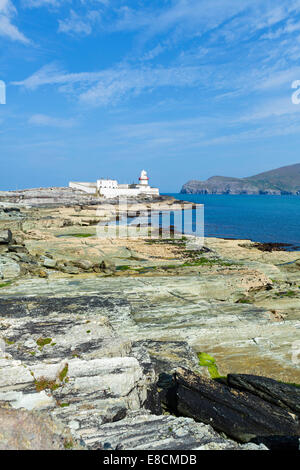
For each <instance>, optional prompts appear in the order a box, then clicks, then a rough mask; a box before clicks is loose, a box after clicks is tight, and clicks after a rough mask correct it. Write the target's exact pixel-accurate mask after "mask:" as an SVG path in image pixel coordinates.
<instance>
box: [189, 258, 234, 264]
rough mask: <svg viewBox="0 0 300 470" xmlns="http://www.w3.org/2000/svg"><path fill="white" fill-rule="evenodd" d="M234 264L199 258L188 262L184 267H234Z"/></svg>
mask: <svg viewBox="0 0 300 470" xmlns="http://www.w3.org/2000/svg"><path fill="white" fill-rule="evenodd" d="M232 264H233V263H230V262H227V261H222V260H218V259H209V258H204V257H201V258H198V259H193V260H191V261H186V262H185V263H183V265H182V266H214V265H218V266H232Z"/></svg>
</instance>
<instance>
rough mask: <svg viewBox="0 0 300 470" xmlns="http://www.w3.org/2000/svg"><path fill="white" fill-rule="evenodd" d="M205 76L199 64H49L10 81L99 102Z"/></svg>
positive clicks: (90, 102)
mask: <svg viewBox="0 0 300 470" xmlns="http://www.w3.org/2000/svg"><path fill="white" fill-rule="evenodd" d="M206 78H207V71H205V69H204V68H201V67H169V68H166V67H156V68H155V67H143V68H139V69H137V68H132V67H129V66H125V65H124V66H118V67H115V68H112V69H106V70H103V71H100V72H81V73H66V72H63V71H60V70H59V69H58V68H57V67H56V66H55V65H49V66H46V67H43V68H42V69H40V70H39V71H37V72H36V73H34V74H33V75H31V76H30V77H28V78H27V79H25V80H23V81H19V82H13V85H17V86H22V87H25V88H27V89H31V90H34V89H36V88H38V87H40V86H45V85H58V86H59V91H61V92H65V93H70V94H73V95H76V96H78V99H79V100H80V102H82V103H84V104H88V105H93V106H94V105H96V106H101V105H107V104H109V103H115V102H117V101H118V100H119V99H120V98H122V97H123V98H126V97H127V96H129V94H130V95H131V96H132V95H133V94H134V95H138V94H140V93H142V92H143V91H145V90H151V89H153V88H159V87H165V86H170V87H188V86H195V85H197V83H200V82H203V81H205V79H206Z"/></svg>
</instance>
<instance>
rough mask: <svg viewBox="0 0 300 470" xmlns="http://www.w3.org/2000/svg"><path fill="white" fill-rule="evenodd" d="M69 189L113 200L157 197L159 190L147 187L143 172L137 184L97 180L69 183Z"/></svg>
mask: <svg viewBox="0 0 300 470" xmlns="http://www.w3.org/2000/svg"><path fill="white" fill-rule="evenodd" d="M69 187H70V188H75V189H80V190H81V191H84V192H86V193H90V194H94V195H99V196H103V197H105V198H114V197H119V196H125V197H136V196H150V197H153V196H159V189H158V188H152V187H151V186H149V178H148V176H147V172H146V171H145V170H142V171H141V175H140V177H139V182H138V183H137V184H119V183H118V181H117V180H110V179H99V180H97V181H96V183H81V182H75V181H70V183H69Z"/></svg>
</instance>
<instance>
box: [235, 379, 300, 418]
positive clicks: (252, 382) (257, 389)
mask: <svg viewBox="0 0 300 470" xmlns="http://www.w3.org/2000/svg"><path fill="white" fill-rule="evenodd" d="M227 381H228V384H229V385H230V386H231V387H235V388H238V389H239V390H245V391H247V392H251V393H253V394H254V395H257V396H259V397H260V398H263V399H264V400H266V401H268V402H270V403H273V404H274V405H277V406H280V407H281V408H285V409H287V410H290V411H292V412H294V413H297V414H300V388H297V387H295V386H293V385H288V384H284V383H282V382H277V380H274V379H269V378H267V377H259V376H256V375H248V374H229V375H228V376H227Z"/></svg>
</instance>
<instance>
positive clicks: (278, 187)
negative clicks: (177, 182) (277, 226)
mask: <svg viewBox="0 0 300 470" xmlns="http://www.w3.org/2000/svg"><path fill="white" fill-rule="evenodd" d="M181 193H182V194H271V195H282V194H295V195H300V163H297V164H295V165H289V166H284V167H281V168H277V169H276V170H271V171H267V172H264V173H260V174H258V175H254V176H250V177H248V178H231V177H227V176H213V177H211V178H208V179H207V180H206V181H199V180H190V181H188V182H187V183H185V184H184V185H183V186H182V189H181Z"/></svg>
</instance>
